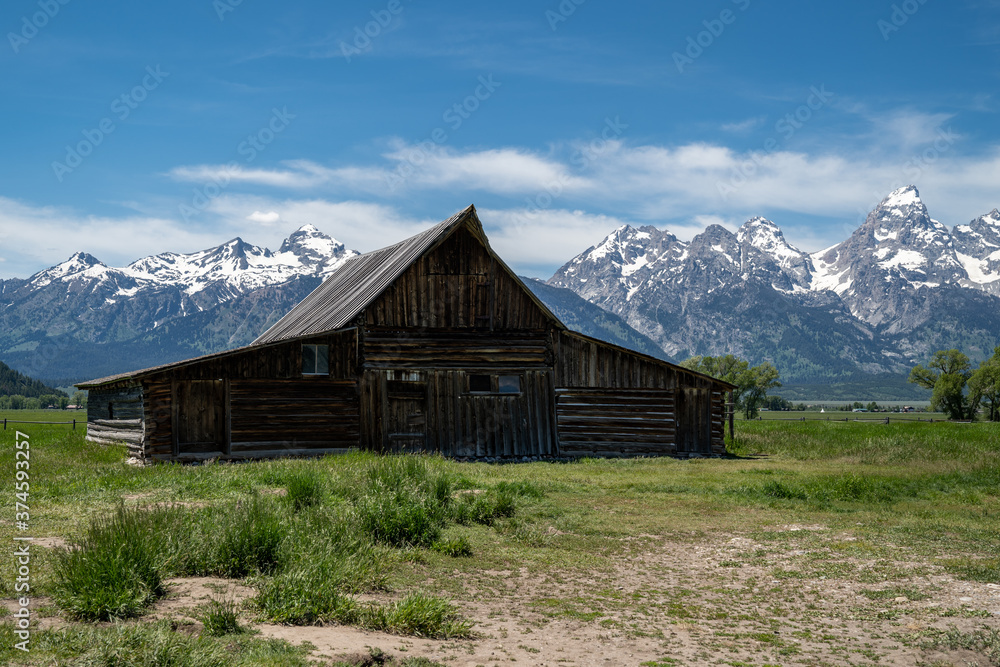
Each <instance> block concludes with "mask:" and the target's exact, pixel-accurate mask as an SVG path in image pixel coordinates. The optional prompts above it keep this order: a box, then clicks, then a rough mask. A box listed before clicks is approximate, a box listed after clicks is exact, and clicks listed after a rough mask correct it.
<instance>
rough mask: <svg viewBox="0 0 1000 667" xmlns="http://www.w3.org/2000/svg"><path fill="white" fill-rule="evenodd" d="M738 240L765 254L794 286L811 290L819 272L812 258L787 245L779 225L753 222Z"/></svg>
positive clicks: (743, 227)
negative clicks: (815, 275) (814, 275)
mask: <svg viewBox="0 0 1000 667" xmlns="http://www.w3.org/2000/svg"><path fill="white" fill-rule="evenodd" d="M736 239H737V240H738V241H739V242H740V244H741V245H743V246H750V247H753V248H756V249H757V250H759V251H761V252H762V253H764V255H766V256H767V257H768V258H769V259H770V260H771V261H773V262H774V263H775V264H777V266H778V268H780V269H781V271H782V272H783V273H784V274H785V275H787V276H788V278H789V279H790V280H791V281H792V283H793V284H794V285H797V286H798V287H800V288H803V289H808V288H809V285H810V283H811V282H812V275H813V273H814V271H815V269H814V267H813V263H812V258H810V257H809V255H808V254H806V253H804V252H802V251H801V250H799V249H798V248H796V247H795V246H793V245H791V244H790V243H789V242H788V241H786V240H785V235H784V234H783V233H782V232H781V229H779V228H778V225H776V224H774V223H773V222H771V221H770V220H768V219H767V218H760V217H757V218H751V219H750V220H747V221H746V222H745V223H743V226H742V227H740V228H739V230H738V231H737V232H736Z"/></svg>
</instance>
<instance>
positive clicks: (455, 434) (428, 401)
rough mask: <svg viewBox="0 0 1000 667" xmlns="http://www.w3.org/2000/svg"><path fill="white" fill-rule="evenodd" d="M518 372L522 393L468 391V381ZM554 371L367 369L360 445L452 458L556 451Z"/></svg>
mask: <svg viewBox="0 0 1000 667" xmlns="http://www.w3.org/2000/svg"><path fill="white" fill-rule="evenodd" d="M470 374H477V375H489V376H499V375H516V376H518V377H519V378H520V387H521V391H520V392H519V393H516V394H502V393H497V392H490V393H472V392H470V391H469V390H468V386H469V385H468V376H469V375H470ZM553 396H554V395H553V384H552V373H551V371H549V370H548V369H545V368H538V369H535V370H524V369H517V368H509V367H508V368H502V367H497V366H491V367H480V368H471V369H465V370H453V369H428V370H424V371H411V370H382V369H370V370H366V371H365V373H364V377H363V379H362V381H361V414H362V438H361V441H362V446H363V447H364V448H367V449H372V450H375V451H385V452H391V451H428V452H435V453H440V454H442V455H444V456H453V457H479V458H482V457H498V458H514V457H524V456H554V455H555V454H557V444H556V430H555V410H554V404H553V403H554V401H553Z"/></svg>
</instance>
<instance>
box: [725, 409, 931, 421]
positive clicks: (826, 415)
mask: <svg viewBox="0 0 1000 667" xmlns="http://www.w3.org/2000/svg"><path fill="white" fill-rule="evenodd" d="M886 417H888V418H889V421H890V422H895V421H917V422H920V421H923V422H927V421H944V420H945V416H944V413H942V412H842V411H840V410H827V411H826V412H820V411H819V410H803V411H801V412H799V411H797V410H789V411H787V412H786V411H783V410H780V411H778V410H775V411H771V410H765V411H762V412H761V413H760V418H761V419H777V420H781V421H801V420H802V419H805V420H806V421H844V420H845V419H846V420H847V421H878V420H882V421H885V419H886ZM741 418H742V415H737V419H741Z"/></svg>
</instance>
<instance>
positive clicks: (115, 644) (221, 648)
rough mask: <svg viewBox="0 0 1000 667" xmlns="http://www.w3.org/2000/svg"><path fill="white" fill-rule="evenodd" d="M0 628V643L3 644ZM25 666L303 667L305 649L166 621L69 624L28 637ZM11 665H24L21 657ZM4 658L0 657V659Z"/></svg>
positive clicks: (272, 640)
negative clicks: (181, 628)
mask: <svg viewBox="0 0 1000 667" xmlns="http://www.w3.org/2000/svg"><path fill="white" fill-rule="evenodd" d="M4 625H5V624H0V640H2V639H4V637H3V634H4V633H3V632H2V628H3V627H4ZM31 639H32V642H31V654H30V655H31V664H39V665H41V664H45V665H57V664H58V665H81V666H83V665H88V666H89V665H93V666H108V667H127V666H131V665H143V666H145V665H155V666H156V667H227V666H229V665H282V666H287V667H307V666H308V665H311V664H315V663H313V662H311V661H310V660H309V659H308V655H307V654H308V652H309V649H308V648H306V647H305V646H293V645H292V644H290V643H288V642H287V641H284V640H279V639H262V638H258V637H253V636H251V635H249V634H240V635H229V636H226V637H225V638H220V639H216V638H214V637H210V636H207V635H201V636H197V635H190V634H188V633H185V632H178V631H177V626H176V623H175V622H173V621H170V620H162V621H157V622H155V623H141V622H140V623H114V624H109V625H102V626H92V625H81V624H74V625H69V626H67V627H64V628H58V629H51V630H40V631H36V632H34V633H33V634H32V638H31ZM15 652H16V653H18V654H20V655H18V656H17V657H16V658H14V659H13V661H12V664H20V663H19V660H24V654H23V653H22V652H21V651H15ZM2 657H5V656H4V655H3V653H0V658H2Z"/></svg>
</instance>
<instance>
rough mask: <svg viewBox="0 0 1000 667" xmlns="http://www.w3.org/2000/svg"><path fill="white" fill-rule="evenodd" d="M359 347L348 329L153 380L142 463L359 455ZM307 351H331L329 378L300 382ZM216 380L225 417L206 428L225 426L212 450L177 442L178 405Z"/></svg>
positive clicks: (148, 381)
mask: <svg viewBox="0 0 1000 667" xmlns="http://www.w3.org/2000/svg"><path fill="white" fill-rule="evenodd" d="M357 340H358V339H357V331H356V330H355V329H349V330H346V331H341V332H335V333H331V334H324V335H320V336H315V337H310V338H308V339H300V340H295V341H291V342H287V343H279V344H275V345H265V346H261V347H259V348H257V349H251V350H246V351H243V352H239V353H236V354H232V355H228V356H222V357H219V358H212V359H207V360H204V361H199V362H195V363H192V364H189V365H184V366H180V367H176V368H170V369H165V370H164V371H163V372H160V373H153V374H150V376H148V377H147V378H144V379H143V387H144V392H145V396H146V402H145V405H144V408H145V409H144V418H145V455H146V456H147V457H149V458H152V459H157V460H170V459H178V460H198V459H206V458H213V457H217V456H218V457H225V458H233V459H240V458H257V457H259V458H268V457H274V456H288V455H305V454H322V453H332V452H341V451H346V449H348V448H350V447H357V446H358V445H359V436H360V428H359V413H358V405H359V402H358V383H357V381H356V379H355V378H356V372H357V367H358V363H357V360H358V344H357ZM304 344H318V345H328V346H329V351H330V358H329V363H330V373H329V375H315V376H303V375H302V346H303V345H304ZM219 380H223V381H224V383H225V386H224V390H223V398H222V399H221V409H222V416H218V415H216V416H215V418H214V419H213V420H211V421H212V422H213V424H215V425H216V426H219V421H220V420H221V421H223V422H224V424H222V425H221V428H222V429H223V430H222V431H217V432H216V434H217V436H216V437H215V438H213V439H210V440H214V442H215V444H214V446H213V445H212V444H210V442H209V441H206V442H205V443H202V444H197V443H186V444H185V443H182V442H180V437H181V433H177V432H175V431H176V429H175V425H176V424H178V423H183V419H184V418H182V417H181V416H180V415H178V414H177V413H176V410H175V409H176V408H177V407H179V406H177V405H176V399H177V397H178V396H184V395H185V392H190V391H192V390H196V389H194V388H195V387H197V385H198V384H199V383H205V382H216V381H219ZM216 398H218V397H216ZM213 400H215V399H213ZM182 428H183V427H182ZM187 430H190V429H187Z"/></svg>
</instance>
